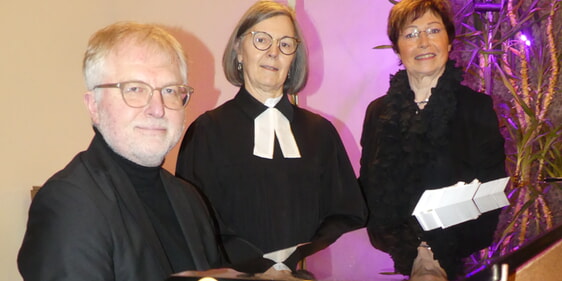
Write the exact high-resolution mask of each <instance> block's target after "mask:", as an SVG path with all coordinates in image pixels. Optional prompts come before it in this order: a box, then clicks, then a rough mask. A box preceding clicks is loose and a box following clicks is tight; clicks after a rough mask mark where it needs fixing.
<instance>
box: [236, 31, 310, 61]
mask: <svg viewBox="0 0 562 281" xmlns="http://www.w3.org/2000/svg"><path fill="white" fill-rule="evenodd" d="M258 33H263V34H265V35H267V36H268V37H269V38H271V44H269V46H268V47H267V48H265V49H260V48H258V46H256V41H255V39H254V38H255V36H256V34H258ZM248 34H252V45H254V48H256V49H257V50H260V51H267V50H269V49H270V48H271V46H273V41H277V48H278V49H279V51H280V52H281V53H282V54H284V55H286V56H290V55H293V54H294V53H296V52H297V50H298V48H299V45H300V43H301V40H299V38H296V37H292V36H283V37H281V38H277V39H273V36H271V34H269V33H267V32H265V31H250V32H247V33H244V34H242V36H241V37H245V36H246V35H248ZM285 38H291V39H294V40H295V42H296V45H295V46H296V47H295V51H294V52H292V53H290V54H287V53H285V52H283V50H282V49H281V40H283V39H285Z"/></svg>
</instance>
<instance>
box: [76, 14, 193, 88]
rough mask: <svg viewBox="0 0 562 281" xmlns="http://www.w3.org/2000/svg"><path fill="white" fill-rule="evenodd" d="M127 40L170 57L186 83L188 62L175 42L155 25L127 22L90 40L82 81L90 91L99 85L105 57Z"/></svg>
mask: <svg viewBox="0 0 562 281" xmlns="http://www.w3.org/2000/svg"><path fill="white" fill-rule="evenodd" d="M128 40H132V41H134V42H135V43H138V44H142V45H144V46H148V47H151V48H154V49H157V50H159V51H163V52H165V53H167V54H169V55H170V57H171V58H172V59H173V60H175V61H176V62H177V64H178V66H179V68H180V69H179V70H180V73H181V75H182V79H183V80H184V81H183V83H187V59H186V55H185V52H184V51H183V48H182V46H181V44H180V43H179V42H178V41H177V40H176V38H175V37H173V36H172V35H171V34H170V33H168V32H167V31H165V30H164V29H163V28H161V27H158V26H156V25H153V24H142V23H136V22H130V21H129V22H118V23H114V24H111V25H109V26H106V27H105V28H102V29H100V30H99V31H97V32H96V33H94V34H93V35H92V37H90V40H89V41H88V47H87V48H86V52H85V53H84V60H83V64H82V72H83V75H84V80H85V81H86V86H87V88H88V89H89V90H91V89H93V88H94V86H96V85H97V84H99V83H101V82H102V81H101V79H103V75H104V71H105V70H104V65H105V59H106V58H107V55H108V54H109V53H110V52H111V51H112V50H114V49H115V48H116V47H117V46H119V45H120V44H122V43H123V42H127V41H128Z"/></svg>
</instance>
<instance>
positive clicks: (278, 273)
mask: <svg viewBox="0 0 562 281" xmlns="http://www.w3.org/2000/svg"><path fill="white" fill-rule="evenodd" d="M256 277H258V278H260V279H270V280H287V281H302V279H299V278H296V277H294V276H293V274H292V272H291V271H290V270H277V269H275V268H273V266H272V267H270V268H269V269H268V270H267V271H266V272H264V273H259V274H256Z"/></svg>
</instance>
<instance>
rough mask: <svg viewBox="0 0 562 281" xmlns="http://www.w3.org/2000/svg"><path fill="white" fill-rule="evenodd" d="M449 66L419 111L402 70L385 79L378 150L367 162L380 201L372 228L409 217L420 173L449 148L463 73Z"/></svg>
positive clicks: (418, 193)
mask: <svg viewBox="0 0 562 281" xmlns="http://www.w3.org/2000/svg"><path fill="white" fill-rule="evenodd" d="M454 63H455V62H454V61H452V60H449V61H448V62H447V65H446V68H445V72H444V73H443V75H442V76H441V78H439V80H438V82H437V86H436V87H435V88H433V89H432V90H431V97H430V99H429V102H428V103H427V104H426V106H425V108H424V109H423V110H419V109H418V107H417V105H416V104H415V102H414V93H413V92H412V90H411V89H410V85H409V82H408V76H407V73H406V71H405V70H400V71H398V72H397V73H396V74H395V75H392V76H391V78H390V88H389V90H388V92H387V94H386V96H384V97H383V98H384V101H385V109H384V111H383V113H382V114H381V116H380V117H379V122H380V123H379V125H380V126H377V132H376V134H377V138H378V139H379V141H378V147H377V149H376V152H375V153H376V154H375V155H374V156H373V158H372V159H374V161H373V162H372V163H371V165H373V166H374V167H373V168H372V169H371V172H372V173H373V175H371V179H372V183H373V184H375V185H376V189H378V190H379V191H378V194H379V195H380V196H382V198H380V200H378V201H379V202H380V203H381V204H378V205H379V206H375V208H376V210H375V211H374V212H372V215H373V216H375V218H374V220H375V221H377V224H379V223H380V225H396V224H401V223H403V222H404V221H405V220H407V219H408V218H410V217H411V215H410V214H411V212H412V210H413V208H414V206H415V203H416V202H417V200H418V199H419V197H420V196H421V193H422V192H423V189H424V188H425V187H424V185H425V182H424V179H423V177H424V170H425V169H426V167H428V165H433V164H432V161H434V159H435V157H434V156H435V155H436V154H438V153H439V151H442V150H443V148H444V147H445V146H447V145H448V144H449V139H450V137H449V134H450V130H449V128H450V124H451V120H452V118H453V116H454V113H455V110H456V103H457V100H456V95H455V93H456V92H457V89H458V87H460V86H461V84H460V82H461V81H462V71H461V69H459V68H456V67H455V66H454Z"/></svg>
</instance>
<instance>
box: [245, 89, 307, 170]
mask: <svg viewBox="0 0 562 281" xmlns="http://www.w3.org/2000/svg"><path fill="white" fill-rule="evenodd" d="M281 97H282V96H280V97H278V98H273V99H267V100H266V101H265V105H266V106H267V107H269V108H268V109H266V110H265V111H264V112H262V113H261V114H260V115H258V117H256V119H254V155H256V156H259V157H262V158H267V159H273V148H274V145H275V136H277V140H279V146H280V147H281V152H283V156H284V157H285V158H300V157H301V155H300V151H299V147H298V146H297V142H296V141H295V136H294V135H293V131H292V130H291V124H290V123H289V120H288V119H287V117H285V115H283V113H281V111H279V110H278V109H277V108H275V107H274V106H275V105H276V104H277V103H278V102H279V100H281Z"/></svg>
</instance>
